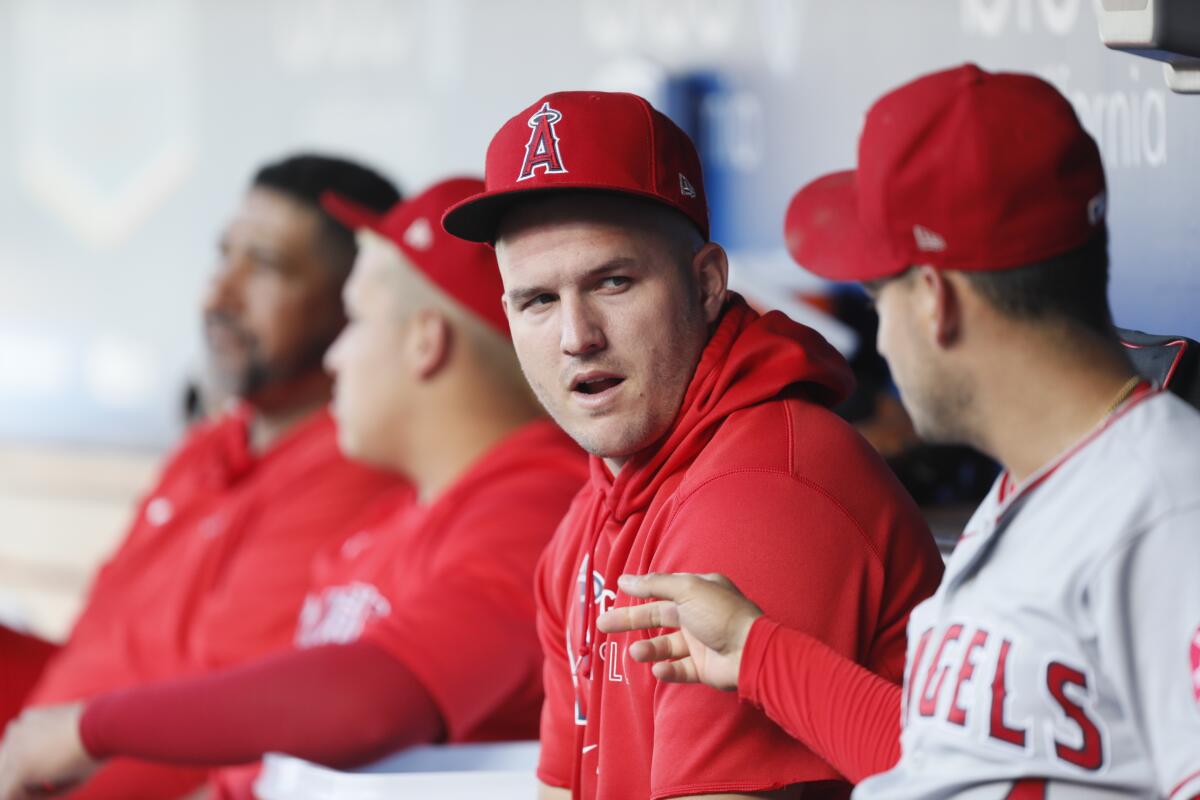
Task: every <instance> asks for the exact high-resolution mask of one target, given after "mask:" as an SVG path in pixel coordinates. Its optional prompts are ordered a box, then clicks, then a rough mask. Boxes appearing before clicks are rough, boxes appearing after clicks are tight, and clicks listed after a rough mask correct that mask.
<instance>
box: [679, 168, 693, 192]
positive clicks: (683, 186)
mask: <svg viewBox="0 0 1200 800" xmlns="http://www.w3.org/2000/svg"><path fill="white" fill-rule="evenodd" d="M679 193H680V194H681V195H683V196H684V197H695V196H696V187H695V186H692V182H691V181H689V180H688V179H687V176H685V175H684V174H683V173H682V172H681V173H679Z"/></svg>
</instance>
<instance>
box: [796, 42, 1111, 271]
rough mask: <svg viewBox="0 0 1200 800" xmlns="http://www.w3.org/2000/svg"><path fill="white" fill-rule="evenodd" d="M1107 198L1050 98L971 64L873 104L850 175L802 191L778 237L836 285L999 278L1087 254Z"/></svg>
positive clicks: (1075, 123)
mask: <svg viewBox="0 0 1200 800" xmlns="http://www.w3.org/2000/svg"><path fill="white" fill-rule="evenodd" d="M1105 198H1106V195H1105V183H1104V167H1103V165H1102V163H1101V160H1100V152H1099V150H1098V149H1097V147H1096V143H1095V141H1094V140H1093V139H1092V137H1091V136H1089V135H1088V133H1087V132H1086V131H1085V130H1084V129H1083V127H1082V126H1081V125H1080V124H1079V119H1078V117H1076V116H1075V111H1074V109H1073V108H1072V107H1071V104H1070V103H1069V102H1067V100H1066V98H1064V97H1063V96H1062V95H1061V94H1060V93H1059V92H1058V90H1057V89H1055V88H1054V87H1053V86H1051V85H1050V84H1049V83H1046V82H1045V81H1043V80H1042V79H1040V78H1037V77H1035V76H1033V75H1021V74H1016V73H991V72H985V71H984V70H982V69H980V68H979V67H977V66H975V65H974V64H965V65H963V66H961V67H956V68H954V69H949V70H945V71H942V72H936V73H933V74H931V75H926V76H924V77H922V78H918V79H917V80H915V81H913V82H912V83H909V84H906V85H904V86H901V87H900V88H898V89H896V90H894V91H892V92H889V93H888V94H886V95H884V96H883V97H882V98H881V99H880V100H879V101H878V102H876V103H875V105H873V106H872V107H871V109H870V111H868V112H867V119H866V123H865V124H864V126H863V131H862V136H861V138H860V139H859V145H858V169H857V170H856V171H850V172H839V173H833V174H830V175H825V176H823V177H821V178H818V179H817V180H815V181H813V182H812V183H810V184H808V185H807V186H805V187H804V188H803V189H801V190H800V191H799V192H798V193H797V194H796V196H795V197H793V198H792V202H791V204H790V205H789V207H788V210H787V216H786V218H785V220H784V237H785V240H786V242H787V246H788V250H789V252H790V253H791V254H792V257H793V258H794V259H796V261H797V262H798V263H800V264H801V265H802V266H803V267H805V268H806V269H808V270H809V271H811V272H815V273H816V274H818V275H821V276H823V277H826V278H831V279H833V280H843V281H845V280H874V279H878V278H886V277H889V276H892V275H896V274H899V273H901V272H903V271H904V270H906V269H908V268H909V267H910V266H913V265H917V264H927V265H931V266H934V267H938V268H941V269H953V270H998V269H1007V268H1011V267H1018V266H1022V265H1025V264H1030V263H1034V262H1037V261H1040V260H1042V259H1046V258H1050V257H1052V256H1056V255H1061V254H1062V253H1065V252H1068V251H1070V250H1073V249H1075V248H1077V247H1080V246H1082V245H1083V244H1084V243H1086V242H1087V241H1088V240H1089V239H1090V238H1091V237H1092V236H1093V235H1094V234H1095V233H1096V232H1097V231H1098V230H1100V229H1101V228H1103V226H1104V218H1105V210H1106V200H1105Z"/></svg>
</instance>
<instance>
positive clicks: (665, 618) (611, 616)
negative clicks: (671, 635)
mask: <svg viewBox="0 0 1200 800" xmlns="http://www.w3.org/2000/svg"><path fill="white" fill-rule="evenodd" d="M596 627H597V628H599V629H600V630H601V631H603V632H604V633H622V632H624V631H642V630H647V629H650V628H678V627H679V610H678V609H677V608H676V607H675V604H674V603H672V602H670V601H669V600H660V601H658V602H655V603H643V604H641V605H636V606H622V607H620V608H614V609H612V610H611V611H606V612H604V613H603V614H601V615H600V616H599V617H598V618H597V619H596Z"/></svg>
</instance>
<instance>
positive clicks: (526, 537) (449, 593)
mask: <svg viewBox="0 0 1200 800" xmlns="http://www.w3.org/2000/svg"><path fill="white" fill-rule="evenodd" d="M531 477H532V479H531ZM518 478H519V480H518ZM555 480H556V479H555V478H553V477H551V476H548V475H547V474H546V473H544V472H542V473H526V474H525V475H524V476H516V475H514V479H513V480H505V481H495V482H493V483H492V484H489V485H488V486H487V487H486V489H481V491H479V492H477V493H476V494H474V495H473V496H472V497H471V499H470V508H469V509H465V510H462V511H461V512H460V513H458V514H457V516H456V518H455V519H454V520H453V521H452V522H451V523H450V524H448V525H447V526H446V527H444V528H443V529H442V530H440V531H438V532H437V535H438V536H439V537H441V538H442V540H443V541H445V542H447V543H449V542H453V543H454V545H453V547H450V546H446V547H444V548H443V549H442V552H441V553H440V554H439V556H438V558H437V560H436V563H434V564H432V565H431V566H430V569H429V572H428V574H427V575H425V576H423V579H422V580H420V581H415V582H412V583H411V584H410V585H409V586H407V587H401V590H400V591H399V592H398V593H397V594H396V595H395V596H393V597H392V612H391V613H390V614H388V615H387V616H385V617H381V618H378V619H377V620H375V621H373V622H372V623H371V624H370V625H369V626H368V628H367V629H366V630H365V631H364V633H363V638H364V640H367V641H371V642H374V643H376V644H377V645H378V646H379V647H381V648H383V649H385V650H387V651H388V652H389V653H391V654H392V656H393V657H394V658H395V659H396V660H398V661H399V662H400V663H402V664H404V665H405V666H406V667H408V669H409V670H410V671H411V672H412V673H413V674H414V675H415V676H417V678H418V679H420V681H421V684H422V685H423V686H425V688H426V689H427V690H428V691H429V694H430V696H431V697H432V698H433V700H434V702H435V703H436V704H437V707H438V709H439V710H440V712H441V715H442V719H444V720H445V722H446V733H447V737H448V738H449V739H450V740H451V741H461V740H463V739H464V738H467V737H471V738H474V736H473V733H474V732H475V731H476V730H477V729H478V728H479V726H486V727H487V730H488V735H487V737H485V738H509V739H513V738H534V737H536V736H537V716H538V709H539V708H540V706H541V701H542V682H541V670H542V653H541V648H539V647H538V639H537V632H536V626H535V622H534V620H535V610H534V599H533V591H532V589H533V582H534V577H533V576H534V569H535V566H536V564H537V562H538V557H539V555H540V554H541V552H542V550H543V549H544V548H545V546H546V543H547V542H548V541H549V540H550V536H551V534H552V533H553V531H554V528H555V526H556V525H557V523H558V521H559V520H560V519H561V518H562V514H563V509H564V508H565V506H566V504H567V502H568V501H569V500H570V497H571V494H572V493H574V491H576V489H577V488H578V479H577V478H576V477H574V476H567V479H564V480H562V481H561V490H562V491H561V494H560V495H559V496H558V497H555V494H554V488H553V483H554V481H555Z"/></svg>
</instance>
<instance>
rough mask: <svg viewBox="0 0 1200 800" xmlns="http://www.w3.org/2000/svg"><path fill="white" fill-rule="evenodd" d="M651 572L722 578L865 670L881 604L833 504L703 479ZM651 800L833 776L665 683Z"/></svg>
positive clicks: (868, 567)
mask: <svg viewBox="0 0 1200 800" xmlns="http://www.w3.org/2000/svg"><path fill="white" fill-rule="evenodd" d="M648 566H649V568H650V569H649V571H652V572H699V573H705V572H721V573H723V574H725V575H727V576H729V578H730V579H731V580H733V582H734V583H735V584H737V585H738V587H739V588H740V589H741V590H742V591H743V592H745V593H746V595H747V596H748V597H751V598H754V601H755V602H756V603H758V604H759V606H760V607H762V609H763V610H764V611H765V612H766V613H767V614H768V615H770V616H771V617H773V618H775V619H778V620H780V621H781V622H782V623H783V624H785V625H787V626H788V627H792V628H796V629H798V630H802V631H805V632H807V633H809V634H810V635H812V636H814V637H816V638H818V639H820V640H821V641H823V642H825V643H826V644H827V645H829V646H830V647H831V648H833V650H835V651H836V652H838V653H840V654H842V655H844V656H847V657H850V658H853V659H856V660H860V661H862V660H865V659H866V658H867V657H868V656H869V653H870V651H871V648H872V643H873V640H874V637H875V634H876V631H877V628H878V620H879V618H880V616H881V609H882V606H883V602H882V597H883V585H884V568H883V564H882V563H881V561H880V558H879V556H878V554H877V552H876V549H875V547H874V546H873V540H872V539H871V537H870V536H869V535H868V532H866V531H864V530H863V529H862V528H861V526H860V525H859V523H858V522H857V521H856V520H855V519H854V518H852V517H851V516H850V515H849V514H848V513H847V512H846V511H845V510H844V509H843V508H842V506H840V505H839V504H838V503H837V502H836V501H835V500H834V499H833V498H831V497H830V496H829V495H827V494H826V493H824V492H823V491H822V490H821V489H820V488H819V487H816V486H814V485H812V484H810V483H808V482H806V481H804V480H801V479H797V478H794V477H792V476H791V475H788V474H786V473H782V472H764V471H759V470H755V471H745V472H737V473H731V474H727V475H724V476H721V477H719V478H716V479H714V480H710V481H709V482H708V483H706V484H704V485H703V486H702V487H701V488H699V489H698V490H696V492H695V493H693V494H692V495H691V496H690V497H687V498H685V499H683V500H682V502H681V505H680V506H679V507H678V510H677V511H676V513H675V515H674V517H673V518H672V519H671V520H670V522H669V525H668V528H667V530H666V532H665V533H664V534H663V537H662V541H661V542H660V543H659V545H658V547H657V548H656V552H655V555H654V556H653V558H652V563H651V564H649V565H648ZM654 706H655V708H654V726H655V727H654V753H653V769H652V775H651V780H652V784H651V785H652V789H653V796H654V797H670V796H676V795H687V794H702V793H704V792H706V791H707V792H711V791H715V790H719V789H714V788H712V787H722V786H728V785H731V782H732V781H736V785H737V786H739V787H740V788H739V789H738V790H739V791H764V790H768V789H773V788H778V787H780V786H786V785H791V784H796V783H812V782H818V781H826V780H834V779H837V778H838V777H839V775H838V773H837V772H836V771H835V770H834V769H832V768H831V767H830V765H829V764H828V763H827V762H825V761H824V760H823V759H822V758H820V756H818V755H816V754H814V753H813V752H812V751H811V750H810V749H809V748H807V747H805V746H804V745H803V744H801V743H799V742H797V741H796V740H795V739H794V738H793V737H791V736H788V735H787V733H786V732H785V731H783V730H782V729H781V728H780V727H778V726H777V725H776V724H774V723H773V722H772V721H771V720H770V719H769V718H767V717H766V716H765V715H764V714H763V713H762V712H761V711H759V710H758V709H756V708H754V707H752V706H750V705H748V704H743V703H740V702H739V701H738V698H737V697H736V696H734V695H732V694H726V693H722V692H714V691H712V690H711V689H708V688H706V687H703V686H696V685H681V684H662V685H660V687H659V688H658V689H657V690H656V693H655V703H654Z"/></svg>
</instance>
